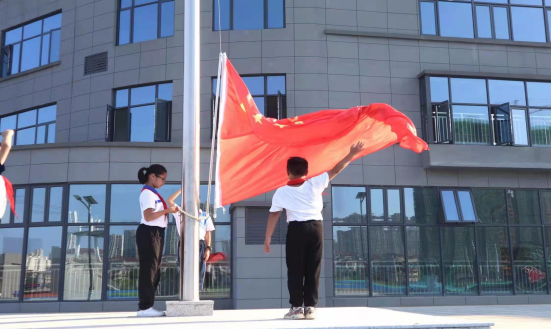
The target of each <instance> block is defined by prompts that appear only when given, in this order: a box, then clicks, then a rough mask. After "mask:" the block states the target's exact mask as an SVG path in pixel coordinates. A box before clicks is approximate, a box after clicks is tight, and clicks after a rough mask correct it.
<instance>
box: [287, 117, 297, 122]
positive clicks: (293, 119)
mask: <svg viewBox="0 0 551 329" xmlns="http://www.w3.org/2000/svg"><path fill="white" fill-rule="evenodd" d="M297 120H298V117H294V118H289V121H291V122H295V121H297Z"/></svg>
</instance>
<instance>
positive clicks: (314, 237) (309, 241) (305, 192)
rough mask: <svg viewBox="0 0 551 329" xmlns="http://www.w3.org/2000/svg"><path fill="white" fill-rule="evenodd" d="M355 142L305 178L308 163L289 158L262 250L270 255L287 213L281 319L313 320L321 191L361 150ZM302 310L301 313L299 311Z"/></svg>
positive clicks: (320, 249) (320, 245) (320, 247)
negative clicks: (285, 295)
mask: <svg viewBox="0 0 551 329" xmlns="http://www.w3.org/2000/svg"><path fill="white" fill-rule="evenodd" d="M363 146H364V144H363V143H362V142H358V143H357V144H355V145H352V147H350V153H349V154H348V155H347V156H346V157H345V158H344V159H342V160H341V161H340V162H339V163H338V164H337V165H336V166H335V167H334V168H333V169H331V170H330V171H329V172H326V173H323V174H321V175H319V176H317V177H312V178H310V179H306V176H307V175H308V161H306V159H303V158H299V157H292V158H290V159H289V160H288V161H287V174H288V175H289V182H288V183H287V186H283V187H280V188H279V189H277V191H276V193H275V194H274V197H273V199H272V208H271V209H270V216H269V218H268V226H267V228H266V240H265V241H264V250H265V251H266V252H267V253H269V252H270V243H271V241H272V234H273V233H274V229H275V227H276V224H277V221H278V220H279V217H280V215H281V211H283V209H285V210H286V212H287V222H288V223H289V226H288V229H287V242H286V245H285V257H286V262H287V287H288V289H289V297H290V298H289V303H290V304H291V309H290V310H289V312H288V313H287V314H285V319H293V320H297V319H304V318H306V319H315V318H316V309H315V306H316V304H317V302H318V288H319V277H320V271H321V258H322V253H323V223H322V221H323V217H322V215H321V212H322V210H323V198H322V192H323V190H324V189H325V188H327V186H328V185H329V181H331V180H332V179H333V178H335V176H337V175H338V174H339V173H340V172H341V171H343V169H344V168H346V167H347V166H348V164H350V162H351V161H352V159H353V158H354V157H355V156H356V155H357V154H358V153H359V152H361V151H362V150H363ZM303 304H304V307H305V308H306V310H304V308H303Z"/></svg>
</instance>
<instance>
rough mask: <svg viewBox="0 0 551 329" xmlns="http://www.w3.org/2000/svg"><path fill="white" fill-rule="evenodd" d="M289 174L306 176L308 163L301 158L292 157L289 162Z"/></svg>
mask: <svg viewBox="0 0 551 329" xmlns="http://www.w3.org/2000/svg"><path fill="white" fill-rule="evenodd" d="M287 172H288V173H289V174H291V175H293V176H300V177H302V176H306V174H307V173H308V161H307V160H306V159H304V158H300V157H291V158H289V160H287Z"/></svg>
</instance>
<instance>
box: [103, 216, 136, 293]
mask: <svg viewBox="0 0 551 329" xmlns="http://www.w3.org/2000/svg"><path fill="white" fill-rule="evenodd" d="M108 260H109V264H108V269H107V299H108V300H110V299H137V298H138V276H139V268H140V267H139V263H138V248H137V246H136V226H135V225H133V226H111V227H110V228H109V255H108Z"/></svg>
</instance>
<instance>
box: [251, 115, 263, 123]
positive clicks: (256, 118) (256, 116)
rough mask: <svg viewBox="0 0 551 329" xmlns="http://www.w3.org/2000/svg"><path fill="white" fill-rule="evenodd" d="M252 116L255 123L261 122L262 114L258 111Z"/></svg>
mask: <svg viewBox="0 0 551 329" xmlns="http://www.w3.org/2000/svg"><path fill="white" fill-rule="evenodd" d="M253 117H254V122H255V123H260V124H262V114H260V113H258V114H255V115H253Z"/></svg>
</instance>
